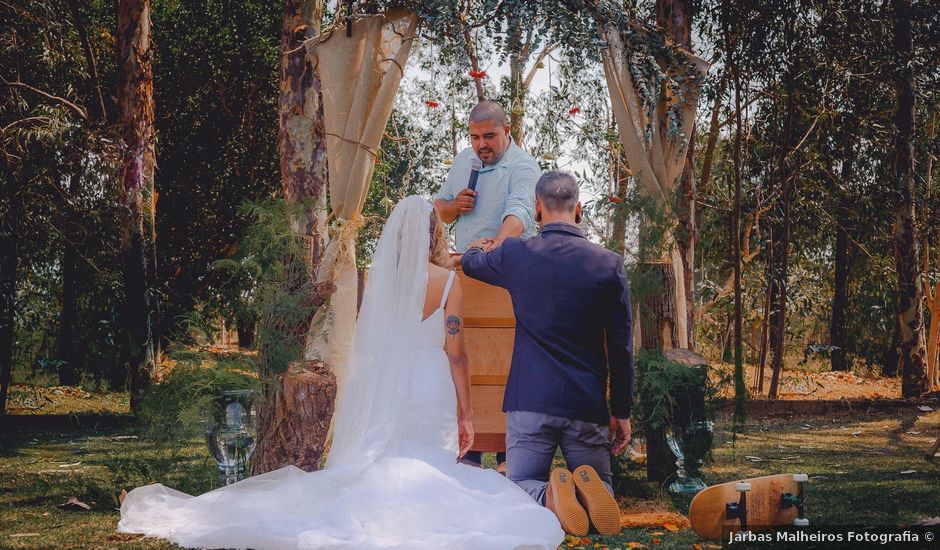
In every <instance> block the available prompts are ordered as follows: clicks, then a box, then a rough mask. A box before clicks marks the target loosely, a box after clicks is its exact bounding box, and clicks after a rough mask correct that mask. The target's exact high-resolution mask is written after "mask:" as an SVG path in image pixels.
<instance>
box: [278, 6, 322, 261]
mask: <svg viewBox="0 0 940 550" xmlns="http://www.w3.org/2000/svg"><path fill="white" fill-rule="evenodd" d="M283 10H284V13H283V16H284V17H283V22H282V26H281V51H282V52H286V53H285V54H284V55H282V56H281V76H280V96H279V98H278V134H277V140H278V151H279V153H280V156H281V187H282V191H283V193H284V198H285V199H286V200H287V201H288V202H294V203H300V204H303V205H304V207H305V213H306V219H305V220H297V221H296V222H295V230H296V231H297V232H298V233H299V234H302V235H304V237H305V239H306V241H307V242H306V246H307V250H308V255H309V262H308V266H307V267H308V269H310V274H311V278H312V277H313V274H314V272H315V269H316V266H318V265H320V257H321V256H322V255H323V249H324V247H325V243H324V237H323V235H324V234H325V233H326V217H327V211H328V208H327V203H326V185H327V163H326V136H325V135H324V133H323V105H322V102H321V98H320V75H319V73H318V72H317V70H316V67H314V66H313V65H312V64H311V63H310V61H309V60H308V58H307V52H306V49H305V48H304V47H303V42H304V40H307V39H310V38H315V37H318V36H320V25H321V23H322V19H323V2H322V0H284V4H283Z"/></svg>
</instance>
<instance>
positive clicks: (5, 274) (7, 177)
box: [0, 150, 23, 416]
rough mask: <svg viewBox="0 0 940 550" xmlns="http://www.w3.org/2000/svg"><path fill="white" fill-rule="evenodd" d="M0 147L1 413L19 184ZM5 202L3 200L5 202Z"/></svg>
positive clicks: (9, 350) (8, 367)
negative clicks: (1, 212)
mask: <svg viewBox="0 0 940 550" xmlns="http://www.w3.org/2000/svg"><path fill="white" fill-rule="evenodd" d="M7 157H8V155H7V152H6V150H0V175H2V177H3V184H2V190H3V197H4V198H3V199H2V202H0V208H2V209H3V210H2V211H3V214H2V216H0V240H2V241H3V242H4V245H3V246H0V416H2V415H3V414H4V410H5V408H6V402H7V395H8V393H9V391H10V384H11V383H12V382H13V341H14V335H15V326H14V315H15V305H16V267H17V259H18V257H19V251H18V248H19V246H18V245H19V235H20V217H21V213H22V208H23V205H22V186H21V185H19V183H18V179H17V177H18V175H17V174H14V172H13V167H12V165H11V163H10V162H9V160H8V158H7ZM4 203H5V204H4Z"/></svg>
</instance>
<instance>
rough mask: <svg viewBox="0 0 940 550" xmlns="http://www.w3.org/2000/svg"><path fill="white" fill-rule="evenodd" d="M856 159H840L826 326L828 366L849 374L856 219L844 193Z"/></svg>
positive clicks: (851, 157) (849, 181)
mask: <svg viewBox="0 0 940 550" xmlns="http://www.w3.org/2000/svg"><path fill="white" fill-rule="evenodd" d="M854 164H855V155H854V153H853V152H851V151H850V152H849V153H848V154H847V155H845V156H844V157H843V159H842V175H841V180H842V189H841V190H840V191H839V199H838V205H837V206H836V220H837V224H836V247H835V264H836V265H835V272H836V273H835V282H834V283H833V287H834V292H833V296H832V319H831V320H830V323H829V345H830V346H832V355H831V356H830V362H831V365H832V370H834V371H847V370H849V364H848V359H847V357H846V348H847V346H848V339H847V338H846V328H845V325H846V322H847V310H848V305H849V276H850V274H851V271H852V264H853V263H855V253H856V250H857V249H856V247H855V243H854V242H853V236H854V235H855V234H856V231H855V226H856V215H855V211H854V210H853V209H852V201H851V199H850V197H849V195H848V192H847V191H846V190H847V189H848V186H849V185H850V184H851V181H852V179H853V177H854Z"/></svg>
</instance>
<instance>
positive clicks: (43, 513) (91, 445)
mask: <svg viewBox="0 0 940 550" xmlns="http://www.w3.org/2000/svg"><path fill="white" fill-rule="evenodd" d="M729 426H730V424H729V422H728V419H727V418H724V417H721V418H719V419H718V420H717V421H716V437H715V449H714V453H713V457H712V461H711V462H710V463H709V464H708V465H706V469H705V481H706V482H707V483H710V484H713V483H720V482H724V481H729V480H734V479H741V478H747V477H755V476H760V475H767V474H774V473H791V472H805V473H808V474H809V475H810V476H811V478H812V483H810V484H809V486H808V488H807V491H808V503H807V511H808V515H809V517H810V518H811V519H812V521H813V523H814V524H816V525H824V524H835V525H853V524H854V525H859V524H871V525H897V524H903V523H910V522H914V521H917V520H918V519H921V518H924V517H932V516H938V515H940V490H938V487H940V460H937V461H934V462H926V461H925V460H924V459H923V455H924V453H925V451H926V450H927V448H928V447H929V445H930V443H931V442H932V441H933V440H934V438H936V436H937V435H938V433H940V412H937V411H935V412H931V413H923V412H919V411H917V410H916V409H915V408H914V407H913V406H906V407H905V408H903V409H899V410H897V411H895V412H891V413H873V414H866V413H864V412H854V413H849V414H840V415H835V416H829V417H826V418H822V417H806V418H782V419H769V420H764V419H761V420H759V421H758V420H752V421H751V424H750V426H749V427H748V428H747V429H746V430H745V431H744V432H743V433H739V434H738V436H737V439H736V441H734V442H733V444H732V440H731V434H730V433H729V432H728V431H727V430H728V429H729ZM807 426H808V428H807ZM908 432H919V433H915V434H910V433H908ZM853 433H854V434H855V435H853ZM128 435H134V432H133V430H132V429H130V428H127V427H99V428H97V429H96V428H93V427H85V428H81V429H72V428H68V427H67V426H66V425H63V427H62V428H61V429H60V430H57V431H35V430H29V429H24V428H23V427H19V428H17V426H15V425H11V424H10V423H7V424H6V425H5V427H4V433H3V436H2V440H0V548H49V547H55V548H128V549H132V548H133V549H137V548H176V547H175V546H174V545H171V544H168V543H165V542H163V541H160V540H155V539H133V538H131V537H127V536H123V535H119V534H117V533H116V532H115V528H116V525H117V521H118V518H119V514H118V494H119V493H120V491H121V489H128V490H129V489H131V488H133V487H136V486H139V485H143V484H147V483H150V482H152V481H158V482H161V483H164V484H166V485H169V486H171V487H174V488H177V489H180V490H182V491H185V492H187V493H191V494H193V493H202V492H204V491H207V490H210V489H212V488H214V487H215V486H216V484H217V481H216V473H215V469H214V464H213V462H212V460H211V459H209V457H208V455H207V453H206V451H205V445H204V442H203V440H202V439H201V438H193V439H191V440H188V441H187V442H186V443H185V445H182V446H175V447H168V446H163V445H159V444H156V443H153V442H149V441H146V440H143V439H132V438H120V436H128ZM747 456H755V457H759V458H761V459H762V460H761V461H760V462H754V461H752V460H751V459H749V458H746V457H747ZM75 463H80V464H75ZM912 469H913V470H916V473H914V474H901V472H902V471H906V470H912ZM629 475H630V476H631V479H632V480H633V483H632V484H631V490H630V492H631V494H632V495H633V496H642V497H651V498H663V499H667V500H669V501H670V502H672V504H673V505H674V506H675V508H676V509H677V510H678V511H679V512H681V513H687V512H688V504H689V499H681V498H676V499H672V498H671V497H669V496H668V495H666V494H665V493H664V492H663V491H661V490H660V489H659V488H658V487H655V486H651V485H650V484H648V483H646V482H645V476H644V473H643V472H642V471H639V470H637V471H632V472H630V473H629ZM72 496H74V497H77V498H79V499H80V500H82V501H83V502H85V503H87V504H89V505H90V506H92V510H91V511H88V512H75V511H67V510H63V509H60V508H58V507H57V505H58V504H61V503H63V502H65V501H66V500H67V499H68V498H69V497H72ZM24 533H38V535H37V536H27V537H13V536H12V535H16V534H24ZM653 533H662V534H659V535H653ZM589 538H590V539H591V543H589V544H586V545H584V546H581V545H579V544H574V543H573V546H568V544H567V543H566V544H565V545H563V548H576V547H584V548H586V549H593V548H595V547H594V545H595V544H598V545H600V547H604V546H606V547H608V548H610V549H613V548H626V547H627V543H629V542H639V543H643V544H646V545H647V546H649V547H650V548H654V547H655V548H664V549H672V548H683V549H688V548H690V547H692V545H693V544H702V545H703V547H705V548H707V546H704V545H705V544H706V543H707V542H708V541H703V540H701V539H699V538H698V537H696V536H695V534H694V533H692V532H691V531H689V530H682V531H677V532H669V531H666V530H654V529H639V530H637V529H633V530H624V531H622V532H621V533H620V534H619V535H617V536H614V537H599V536H589ZM654 538H656V539H659V540H661V543H659V544H656V545H654V544H653V543H652V542H653V539H654Z"/></svg>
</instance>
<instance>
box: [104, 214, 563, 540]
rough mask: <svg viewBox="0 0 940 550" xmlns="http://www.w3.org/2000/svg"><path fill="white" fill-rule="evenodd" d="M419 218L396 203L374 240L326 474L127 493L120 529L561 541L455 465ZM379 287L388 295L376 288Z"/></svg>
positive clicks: (530, 511) (540, 517)
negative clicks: (194, 492) (428, 307)
mask: <svg viewBox="0 0 940 550" xmlns="http://www.w3.org/2000/svg"><path fill="white" fill-rule="evenodd" d="M429 214H430V204H429V203H428V202H427V201H426V200H424V199H422V198H420V197H408V198H406V199H404V200H403V201H401V203H400V204H399V205H398V206H396V208H395V211H393V212H392V215H391V216H390V217H389V221H388V223H387V224H386V227H385V230H384V232H383V235H382V238H381V239H380V241H379V245H378V247H377V249H376V254H375V255H374V257H373V265H372V269H371V270H370V274H369V279H368V283H367V289H366V293H365V297H364V301H363V307H362V309H361V311H360V317H359V321H358V322H357V335H356V341H355V347H354V351H353V359H352V360H351V362H350V367H349V369H348V371H346V372H343V373H341V376H340V377H339V380H340V392H339V399H338V402H337V411H336V415H335V418H334V422H335V424H334V430H335V435H334V438H333V439H334V441H333V447H332V450H331V454H330V456H329V458H328V461H327V466H326V468H325V469H324V470H322V471H319V472H312V473H306V472H304V471H302V470H300V469H298V468H294V467H292V466H288V467H286V468H282V469H280V470H276V471H274V472H270V473H268V474H263V475H259V476H255V477H252V478H248V479H246V480H244V481H241V482H238V483H235V484H233V485H229V486H227V487H223V488H220V489H217V490H215V491H211V492H209V493H206V494H203V495H200V496H197V497H192V496H189V495H187V494H185V493H181V492H179V491H176V490H173V489H170V488H168V487H165V486H163V485H160V484H153V485H147V486H145V487H140V488H137V489H134V490H133V491H131V492H130V493H128V495H127V497H126V498H125V500H124V503H123V504H122V506H121V521H120V523H119V524H118V530H119V531H122V532H128V533H144V534H147V535H153V536H158V537H162V538H165V539H167V540H170V541H172V542H175V543H177V544H179V545H181V546H186V547H209V548H218V547H225V548H230V547H234V548H254V549H256V550H261V549H280V548H291V549H293V548H318V549H327V548H328V549H349V550H353V549H355V550H363V549H379V548H382V549H388V548H394V549H402V550H405V549H408V550H421V549H427V550H431V549H434V550H445V549H446V550H450V549H453V550H462V549H466V550H483V549H518V548H526V549H529V548H532V549H537V548H541V549H549V550H550V549H554V548H557V547H558V546H559V545H560V544H561V543H562V541H563V539H564V532H563V531H562V530H561V527H560V526H559V523H558V520H557V519H556V518H555V515H554V514H553V513H551V512H550V511H548V510H547V509H545V508H543V507H542V506H540V505H538V504H537V503H536V502H535V501H534V500H532V498H531V497H530V496H529V495H528V494H527V493H526V492H525V491H523V490H522V489H520V488H519V487H517V486H516V485H515V484H514V483H512V482H511V481H509V480H508V479H506V478H505V477H503V476H502V475H500V474H498V473H497V472H496V471H494V470H486V469H480V468H475V467H472V466H466V465H463V464H458V463H456V457H457V452H458V449H457V418H456V407H457V403H456V396H455V390H454V385H453V382H452V380H451V375H450V368H449V362H448V358H447V355H446V353H445V352H444V339H445V331H444V309H443V308H444V304H445V302H446V300H447V293H448V291H449V289H450V286H451V282H452V280H453V273H452V274H451V278H450V279H449V280H448V283H447V290H445V292H444V296H442V298H441V307H440V308H438V309H437V310H435V311H434V313H432V314H431V315H430V316H429V317H427V318H426V319H423V320H422V319H421V314H422V309H423V303H424V292H425V289H426V285H427V257H428V242H429V241H428V239H429V237H428V216H429ZM422 219H423V223H422V221H421V220H422ZM422 230H423V238H422ZM412 241H414V242H412ZM422 246H423V253H422ZM422 260H423V264H421V263H420V262H421V261H422ZM422 274H423V277H424V278H423V280H421V279H420V277H421V276H422ZM409 278H411V279H410V280H409ZM414 278H418V281H417V283H418V284H415V279H414ZM391 291H394V292H395V294H394V295H393V296H394V298H392V297H390V296H389V295H388V294H384V293H387V292H391ZM403 306H404V307H403ZM398 338H404V340H398Z"/></svg>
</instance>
